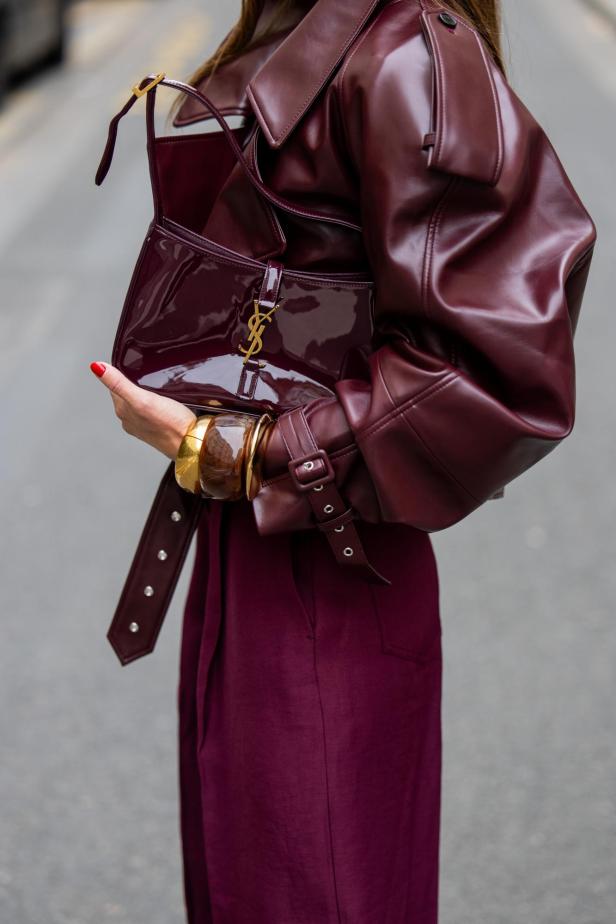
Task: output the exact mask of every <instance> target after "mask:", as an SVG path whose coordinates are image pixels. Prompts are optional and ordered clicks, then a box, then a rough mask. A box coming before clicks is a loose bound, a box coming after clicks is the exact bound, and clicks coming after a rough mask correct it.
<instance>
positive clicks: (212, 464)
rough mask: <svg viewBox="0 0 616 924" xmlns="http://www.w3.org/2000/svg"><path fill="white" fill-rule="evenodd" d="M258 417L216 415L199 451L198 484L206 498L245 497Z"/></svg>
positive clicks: (233, 414) (234, 414) (225, 413)
mask: <svg viewBox="0 0 616 924" xmlns="http://www.w3.org/2000/svg"><path fill="white" fill-rule="evenodd" d="M256 423H257V418H255V417H254V416H253V415H251V414H240V413H233V412H223V413H221V414H216V415H215V416H214V419H213V420H212V423H211V424H210V426H209V427H208V429H207V431H206V433H205V435H204V438H203V442H202V444H201V450H200V452H199V482H200V485H201V492H202V494H203V496H204V497H207V498H212V499H214V500H239V499H240V498H241V497H244V485H245V471H246V462H247V460H248V446H249V444H250V437H251V435H252V432H253V430H254V427H255V426H256Z"/></svg>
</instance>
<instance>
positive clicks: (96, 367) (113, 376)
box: [90, 362, 143, 416]
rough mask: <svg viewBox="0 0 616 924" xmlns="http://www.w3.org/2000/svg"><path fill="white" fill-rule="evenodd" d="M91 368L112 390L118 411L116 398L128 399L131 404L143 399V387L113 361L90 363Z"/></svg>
mask: <svg viewBox="0 0 616 924" xmlns="http://www.w3.org/2000/svg"><path fill="white" fill-rule="evenodd" d="M90 369H91V370H92V372H93V373H94V374H95V375H96V376H97V377H98V378H99V379H100V380H101V382H102V383H103V385H106V386H107V388H108V389H109V391H110V392H111V397H112V398H113V403H114V406H115V408H116V412H117V410H118V403H119V402H118V403H116V399H121V401H122V402H123V401H126V402H128V403H129V404H135V403H136V402H137V401H140V400H141V399H142V395H143V389H142V388H139V386H138V385H135V384H134V383H133V382H131V381H130V379H127V378H126V376H125V375H124V374H123V373H122V372H120V370H119V369H116V367H115V366H112V365H111V363H99V362H94V363H90ZM118 416H120V415H118Z"/></svg>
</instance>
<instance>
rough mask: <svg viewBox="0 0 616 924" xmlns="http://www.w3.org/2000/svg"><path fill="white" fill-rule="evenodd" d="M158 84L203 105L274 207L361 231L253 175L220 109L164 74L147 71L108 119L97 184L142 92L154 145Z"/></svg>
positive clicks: (106, 169)
mask: <svg viewBox="0 0 616 924" xmlns="http://www.w3.org/2000/svg"><path fill="white" fill-rule="evenodd" d="M159 85H161V86H165V87H170V88H171V89H173V90H177V91H179V92H180V93H184V94H185V95H187V96H192V97H193V98H194V99H196V100H198V101H199V102H200V103H201V104H202V105H203V106H204V107H205V108H206V110H207V111H208V112H209V113H210V114H211V116H212V117H213V118H214V119H215V120H216V121H217V122H218V124H219V125H220V127H221V129H222V131H223V133H224V135H225V138H226V140H227V143H228V145H229V147H230V149H231V151H232V153H233V155H234V157H235V160H236V161H237V163H238V164H239V165H240V167H241V169H242V170H243V171H244V173H245V175H246V177H247V179H248V181H249V182H250V183H251V184H252V186H253V187H254V188H255V189H256V190H257V192H258V193H259V194H260V195H261V196H262V197H263V198H264V199H266V200H267V201H268V202H269V203H271V204H272V205H275V206H276V207H277V208H279V209H282V210H283V211H285V212H289V213H291V214H293V215H296V216H298V217H300V218H308V219H313V220H314V221H324V222H329V223H330V224H335V225H342V226H343V227H346V228H351V229H352V230H354V231H361V229H362V226H361V225H360V224H357V223H356V222H354V221H351V220H349V219H346V218H336V217H335V216H332V215H326V214H323V213H321V212H315V211H313V210H312V209H307V208H303V207H302V206H300V205H297V204H296V203H293V202H291V201H290V200H288V199H284V198H283V197H282V196H278V195H277V194H276V193H275V192H273V191H272V190H271V189H269V188H268V187H267V186H266V185H265V183H263V181H262V180H261V179H260V178H259V177H258V176H256V174H255V173H254V171H253V170H252V168H251V167H250V164H249V163H248V161H247V160H246V157H245V156H244V153H243V151H242V149H241V148H240V146H239V144H238V143H237V140H236V137H235V135H234V133H233V130H232V129H231V128H230V127H229V125H228V124H227V121H226V119H225V117H224V116H223V115H222V113H221V112H220V111H219V109H217V107H216V106H215V105H214V103H213V102H212V101H211V100H210V99H208V97H207V96H205V95H204V94H203V93H201V91H200V90H197V88H196V87H192V86H190V84H187V83H183V82H182V81H180V80H172V79H171V78H169V77H167V76H166V75H165V74H150V75H148V76H147V77H144V78H143V80H142V81H141V82H140V83H138V84H135V86H134V87H133V92H132V94H131V96H130V98H129V99H128V100H127V102H126V103H125V104H124V106H123V107H122V109H120V111H119V112H118V113H117V114H116V115H115V116H114V117H113V118H112V120H111V122H110V123H109V133H108V136H107V143H106V145H105V150H104V151H103V155H102V157H101V160H100V163H99V165H98V170H97V171H96V177H95V183H96V185H97V186H100V185H101V183H102V182H103V181H104V179H105V177H106V176H107V173H108V171H109V168H110V166H111V161H112V160H113V153H114V150H115V144H116V140H117V135H118V126H119V124H120V121H121V120H122V119H123V118H124V116H125V115H126V114H127V113H128V112H129V111H130V109H132V107H133V106H134V104H135V103H136V101H137V100H138V99H139V98H140V97H141V96H144V95H147V115H146V118H147V127H148V140H149V142H150V150H152V149H153V142H154V141H155V131H154V106H155V101H156V89H157V87H158V86H159Z"/></svg>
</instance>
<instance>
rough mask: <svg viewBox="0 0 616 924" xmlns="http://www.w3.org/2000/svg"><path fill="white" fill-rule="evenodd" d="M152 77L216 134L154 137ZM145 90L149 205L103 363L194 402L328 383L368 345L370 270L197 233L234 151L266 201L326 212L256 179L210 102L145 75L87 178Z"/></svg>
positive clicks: (288, 396) (257, 408) (278, 395)
mask: <svg viewBox="0 0 616 924" xmlns="http://www.w3.org/2000/svg"><path fill="white" fill-rule="evenodd" d="M158 84H163V85H165V86H168V87H172V88H174V89H176V90H179V91H180V92H182V93H185V94H189V95H191V96H193V97H195V98H196V99H198V100H199V101H200V102H201V104H202V105H203V106H204V107H205V108H206V110H207V111H209V113H210V114H211V115H212V116H213V117H214V118H215V119H216V120H217V121H218V123H219V124H220V127H221V128H222V134H221V133H220V132H215V133H212V132H201V133H199V134H190V135H182V134H178V135H171V136H165V137H157V135H156V131H155V122H154V107H155V100H156V88H157V86H158ZM144 94H146V95H147V105H146V126H147V151H148V160H149V168H150V179H151V185H152V194H153V199H154V217H153V219H152V222H151V224H150V226H149V228H148V230H147V234H146V237H145V240H144V242H143V246H142V248H141V252H140V254H139V258H138V260H137V263H136V266H135V269H134V272H133V275H132V279H131V282H130V286H129V289H128V292H127V295H126V299H125V302H124V307H123V310H122V314H121V318H120V322H119V326H118V329H117V333H116V336H115V342H114V346H113V352H112V363H113V364H114V365H115V366H116V367H117V368H119V369H120V370H121V371H122V372H123V373H124V374H125V375H126V376H127V377H128V378H129V379H130V380H131V381H133V382H134V383H135V384H137V385H140V386H141V387H143V388H146V389H150V390H152V391H155V392H157V393H159V394H163V395H166V396H168V397H170V398H174V399H175V400H177V401H181V402H182V403H184V404H186V405H188V406H189V407H192V408H193V409H195V410H196V411H200V410H201V409H203V410H206V409H207V410H214V411H215V410H221V409H230V410H241V411H243V412H246V413H255V414H261V413H264V412H265V411H268V412H270V414H272V415H273V416H276V415H277V414H280V413H281V412H283V411H285V410H288V409H291V408H293V407H297V406H299V405H302V404H306V403H307V402H308V401H311V400H312V399H314V398H318V397H323V396H329V395H333V394H334V391H333V386H334V383H335V382H336V381H337V380H338V379H339V378H341V377H342V376H344V375H348V374H349V373H350V371H352V369H353V368H355V364H356V363H357V361H358V360H359V359H360V356H362V355H363V357H364V358H365V356H366V355H367V353H369V352H370V342H371V337H372V306H373V285H372V282H371V281H370V279H369V278H368V277H367V276H362V275H351V274H327V275H322V274H317V273H307V272H296V271H293V270H289V269H286V268H285V267H284V266H283V265H282V264H281V263H279V262H277V261H274V260H270V261H268V262H260V261H258V260H254V259H251V258H249V257H246V256H243V255H242V254H240V253H237V252H235V251H233V250H230V249H228V248H226V247H222V246H220V245H218V244H216V243H215V242H214V241H211V240H208V239H207V238H206V237H204V236H203V235H202V234H201V233H200V231H199V229H201V228H203V227H204V226H205V224H206V221H207V217H208V212H209V209H210V208H211V205H212V203H213V201H214V200H215V198H216V195H217V193H218V191H219V189H220V187H221V186H222V184H223V183H224V180H225V179H226V177H227V175H228V173H229V172H230V170H231V168H232V167H233V165H234V164H235V163H236V162H237V163H239V164H240V165H241V167H242V169H243V170H244V171H245V172H246V175H247V176H248V178H249V180H250V182H251V183H252V185H253V186H254V188H255V189H256V190H257V192H258V193H259V195H261V196H262V197H264V198H265V199H266V200H267V201H269V202H271V203H272V204H273V205H276V206H279V207H280V208H283V209H287V210H290V209H291V208H292V210H293V211H294V212H295V213H296V214H298V213H299V214H302V215H304V216H305V217H308V218H316V219H319V220H321V219H324V220H329V221H331V220H332V219H331V218H329V219H325V217H324V216H319V215H317V214H316V213H313V212H310V211H307V210H302V209H298V208H297V207H296V206H291V205H290V204H289V203H287V202H286V201H285V200H283V199H281V198H280V197H278V196H277V195H276V194H274V193H272V192H271V191H270V190H269V189H267V187H265V186H264V185H263V183H262V182H261V180H260V179H259V178H258V177H257V176H256V175H255V173H254V172H253V171H252V169H251V168H250V166H249V164H248V163H247V161H246V160H245V158H244V155H243V151H242V149H241V147H240V145H239V144H238V137H237V132H236V131H235V130H232V129H231V128H230V127H229V126H228V124H227V122H226V121H225V119H224V117H223V116H222V115H221V114H220V112H219V111H218V110H217V109H216V107H215V106H214V105H213V103H212V102H211V101H210V100H208V99H207V98H206V97H205V96H204V95H203V94H202V93H200V92H199V91H198V90H196V89H195V88H193V87H191V86H189V85H188V84H183V83H180V82H179V81H174V80H170V79H167V78H166V77H164V75H160V74H159V75H157V76H156V77H152V76H150V77H147V78H144V80H143V81H142V82H141V84H139V85H137V86H136V87H135V88H134V90H133V96H132V97H131V99H130V100H129V101H128V102H127V104H126V105H125V107H124V108H123V109H122V110H121V112H119V113H118V115H117V116H115V118H114V119H113V120H112V122H111V125H110V129H109V139H108V142H107V147H106V149H105V152H104V154H103V158H102V160H101V164H100V166H99V169H98V172H97V175H96V183H97V185H100V184H101V183H102V182H103V180H104V178H105V176H106V174H107V171H108V169H109V166H110V163H111V159H112V155H113V149H114V145H115V139H116V134H117V127H118V123H119V121H120V119H121V118H122V117H123V116H124V115H125V114H126V113H127V112H128V110H129V109H130V108H131V106H132V105H133V103H134V102H135V100H136V99H137V98H138V97H139V96H141V95H144Z"/></svg>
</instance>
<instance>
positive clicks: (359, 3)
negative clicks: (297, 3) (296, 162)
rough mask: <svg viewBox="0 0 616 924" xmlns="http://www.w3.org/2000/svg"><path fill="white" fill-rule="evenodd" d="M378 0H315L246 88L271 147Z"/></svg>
mask: <svg viewBox="0 0 616 924" xmlns="http://www.w3.org/2000/svg"><path fill="white" fill-rule="evenodd" d="M379 2H380V0H317V2H316V3H315V4H314V6H313V7H312V8H311V9H310V10H309V11H308V12H307V13H306V15H305V16H304V17H303V19H302V20H301V21H300V22H299V24H298V25H297V26H296V27H295V28H294V29H293V31H292V32H291V33H290V34H289V35H288V36H287V38H286V39H285V40H284V41H283V42H282V44H281V45H280V46H279V47H278V48H277V49H276V51H274V53H273V54H272V55H271V57H269V58H268V60H267V61H266V62H265V64H264V65H263V66H262V67H261V68H260V70H259V71H258V72H257V74H255V76H254V77H253V78H252V80H251V81H250V83H249V84H248V87H247V95H248V99H249V101H250V104H251V106H252V108H253V110H254V113H255V115H256V117H257V119H258V121H259V124H260V125H261V128H262V129H263V133H264V135H265V137H266V139H267V141H268V143H269V144H270V145H271V147H273V148H278V147H280V145H281V144H283V142H284V141H285V140H286V139H287V138H288V136H289V135H290V134H291V132H292V131H293V129H294V128H295V126H296V125H297V123H298V122H299V120H300V119H301V118H302V116H303V115H304V114H305V112H306V110H307V109H308V108H309V107H310V106H311V105H312V103H313V102H314V100H315V98H316V96H317V95H318V94H319V93H320V92H321V90H322V89H323V87H324V86H325V85H326V84H327V82H328V80H329V78H330V77H331V75H332V73H333V72H334V70H335V69H336V67H337V66H338V64H339V63H340V61H341V60H342V58H343V57H344V55H345V54H346V52H347V51H348V49H349V47H350V46H351V44H352V43H353V41H354V40H355V38H356V37H357V36H358V35H359V33H360V32H361V31H362V29H363V27H364V26H365V24H366V22H367V21H368V19H369V18H370V16H371V14H372V13H373V11H374V10H375V9H376V7H377V6H378V5H379Z"/></svg>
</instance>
